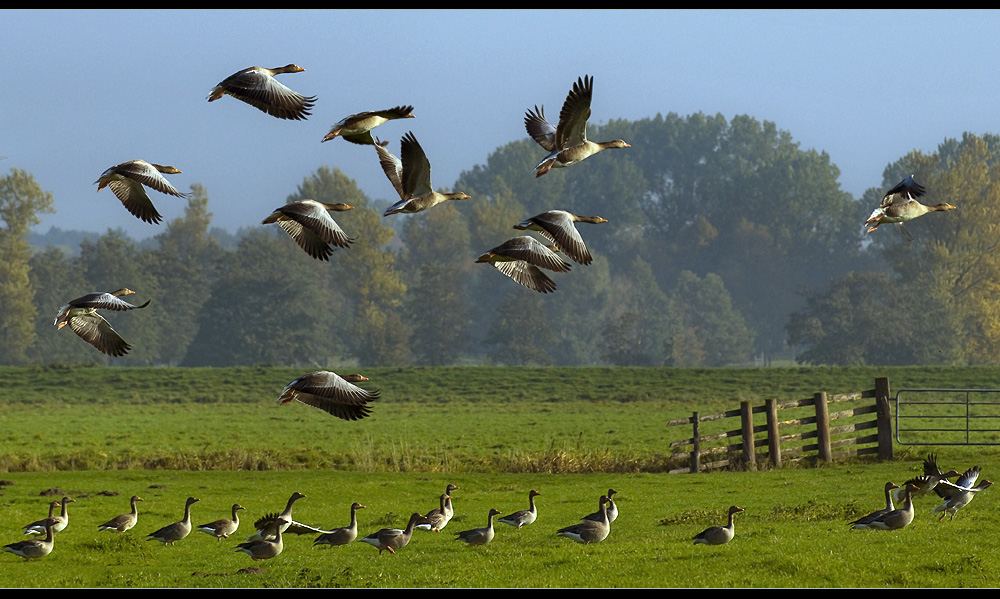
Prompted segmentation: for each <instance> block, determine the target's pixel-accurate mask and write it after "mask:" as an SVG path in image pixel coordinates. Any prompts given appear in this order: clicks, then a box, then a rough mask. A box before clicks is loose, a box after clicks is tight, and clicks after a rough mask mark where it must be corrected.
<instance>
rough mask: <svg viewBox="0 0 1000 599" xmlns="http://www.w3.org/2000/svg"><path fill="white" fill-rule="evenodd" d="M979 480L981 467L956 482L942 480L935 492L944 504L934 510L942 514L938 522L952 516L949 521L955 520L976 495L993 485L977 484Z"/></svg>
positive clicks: (984, 482) (968, 472)
mask: <svg viewBox="0 0 1000 599" xmlns="http://www.w3.org/2000/svg"><path fill="white" fill-rule="evenodd" d="M978 479H979V466H973V467H972V468H969V469H968V470H966V471H965V473H964V474H963V475H962V476H960V477H959V478H958V480H957V481H955V482H950V481H948V480H942V481H941V482H939V483H938V484H937V486H936V487H934V492H935V493H937V494H938V496H940V497H941V498H942V499H944V503H942V504H941V505H939V506H937V507H935V508H934V512H933V513H935V514H937V513H940V514H941V517H940V518H938V521H939V522H940V521H941V520H944V517H945V516H946V515H947V516H951V517H950V518H949V519H948V520H949V521H951V520H954V519H955V514H956V513H957V512H958V510H960V509H962V508H963V507H965V506H966V505H968V504H969V502H970V501H972V500H973V498H974V497H975V496H976V493H978V492H980V491H984V490H986V489H988V488H990V487H991V486H992V485H993V483H992V482H990V481H988V480H984V481H983V482H981V483H979V484H978V485H977V484H976V480H978Z"/></svg>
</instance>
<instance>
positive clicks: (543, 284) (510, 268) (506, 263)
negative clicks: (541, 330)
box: [476, 235, 570, 293]
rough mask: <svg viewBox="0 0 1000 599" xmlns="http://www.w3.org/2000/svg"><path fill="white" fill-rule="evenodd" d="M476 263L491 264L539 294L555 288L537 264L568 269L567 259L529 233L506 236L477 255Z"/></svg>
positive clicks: (559, 270)
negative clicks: (506, 238) (499, 242)
mask: <svg viewBox="0 0 1000 599" xmlns="http://www.w3.org/2000/svg"><path fill="white" fill-rule="evenodd" d="M476 263H485V264H492V265H493V267H494V268H496V269H497V270H499V271H500V272H502V273H503V274H505V275H507V276H508V277H510V278H511V279H514V281H515V282H517V283H519V284H521V285H524V286H525V287H527V288H528V289H532V290H534V291H537V292H539V293H549V292H550V291H555V290H556V284H555V282H554V281H553V280H552V279H550V278H549V277H548V275H546V274H545V273H543V272H542V271H541V270H540V269H539V267H541V268H547V269H549V270H551V271H555V272H569V270H570V263H569V262H567V261H566V260H564V259H563V258H561V257H560V256H559V255H558V254H556V253H555V252H554V251H552V250H551V249H550V248H549V247H548V246H546V245H544V244H543V243H541V242H540V241H538V240H537V239H535V238H534V237H531V236H529V235H522V236H520V237H515V238H513V239H508V240H507V241H505V242H503V243H502V244H500V245H498V246H497V247H495V248H493V249H492V250H490V251H488V252H486V253H485V254H483V255H482V256H480V257H479V258H478V259H477V260H476Z"/></svg>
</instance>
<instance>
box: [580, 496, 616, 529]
mask: <svg viewBox="0 0 1000 599" xmlns="http://www.w3.org/2000/svg"><path fill="white" fill-rule="evenodd" d="M617 492H618V491H615V490H614V489H608V507H607V508H606V511H607V513H608V523H611V522H614V521H615V519H616V518H618V506H617V505H615V493H617ZM600 519H601V512H600V511H596V512H594V513H593V514H587V515H586V516H584V517H583V518H581V520H594V521H595V522H597V521H600Z"/></svg>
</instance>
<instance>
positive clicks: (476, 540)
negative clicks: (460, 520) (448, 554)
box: [455, 508, 500, 545]
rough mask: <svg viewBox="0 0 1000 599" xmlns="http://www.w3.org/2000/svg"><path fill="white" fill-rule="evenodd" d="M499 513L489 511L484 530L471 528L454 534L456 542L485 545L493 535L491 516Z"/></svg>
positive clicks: (493, 510)
mask: <svg viewBox="0 0 1000 599" xmlns="http://www.w3.org/2000/svg"><path fill="white" fill-rule="evenodd" d="M499 513H500V511H499V510H495V509H492V508H491V509H490V511H489V514H488V515H487V516H486V527H485V528H473V529H472V530H463V531H462V532H457V533H455V540H456V541H465V542H466V543H468V544H469V545H485V544H487V543H489V542H490V541H492V540H493V536H494V534H495V532H494V530H493V516H496V515H498V514H499Z"/></svg>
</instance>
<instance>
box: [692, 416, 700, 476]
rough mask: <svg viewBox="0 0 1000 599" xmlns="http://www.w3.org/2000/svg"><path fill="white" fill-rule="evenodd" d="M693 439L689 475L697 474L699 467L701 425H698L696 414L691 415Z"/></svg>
mask: <svg viewBox="0 0 1000 599" xmlns="http://www.w3.org/2000/svg"><path fill="white" fill-rule="evenodd" d="M691 423H692V425H693V426H692V428H693V429H694V437H693V438H692V441H691V473H692V474H697V472H698V470H699V468H700V465H701V425H700V424H699V423H698V412H695V413H694V414H692V415H691Z"/></svg>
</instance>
